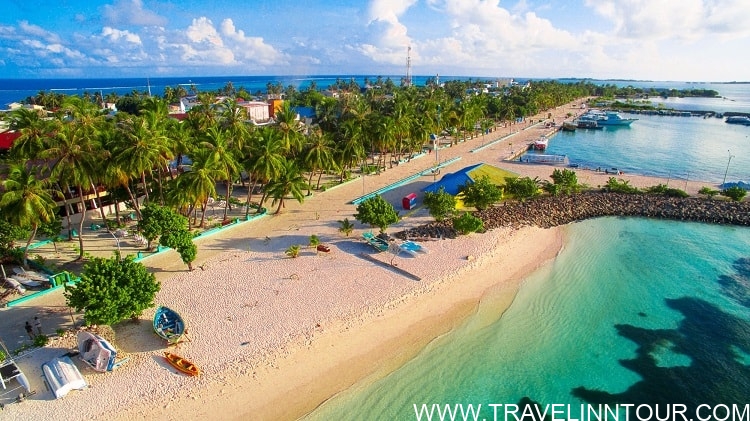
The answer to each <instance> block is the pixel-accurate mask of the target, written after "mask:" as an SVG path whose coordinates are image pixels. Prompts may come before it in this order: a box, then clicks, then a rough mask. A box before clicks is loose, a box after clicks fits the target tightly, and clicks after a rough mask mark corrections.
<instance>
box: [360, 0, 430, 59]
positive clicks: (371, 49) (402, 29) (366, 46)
mask: <svg viewBox="0 0 750 421" xmlns="http://www.w3.org/2000/svg"><path fill="white" fill-rule="evenodd" d="M416 2H417V0H373V1H372V2H371V3H370V6H369V10H368V23H367V35H368V41H366V42H363V43H362V44H361V45H359V47H357V49H358V50H359V52H360V53H362V54H364V55H365V56H367V57H370V58H371V59H372V60H374V61H376V62H382V63H390V64H397V63H403V62H404V57H405V56H406V49H407V47H408V46H409V45H410V44H412V40H411V38H410V37H409V35H408V30H407V28H406V26H404V24H403V23H401V22H400V21H399V17H400V16H401V15H403V14H404V13H405V12H406V11H407V10H408V9H409V8H410V7H412V6H413V5H414V4H415V3H416Z"/></svg>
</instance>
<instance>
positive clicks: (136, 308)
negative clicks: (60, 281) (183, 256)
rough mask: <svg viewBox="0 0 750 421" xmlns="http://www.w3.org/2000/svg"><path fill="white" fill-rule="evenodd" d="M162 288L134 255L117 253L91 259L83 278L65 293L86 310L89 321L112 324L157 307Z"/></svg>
mask: <svg viewBox="0 0 750 421" xmlns="http://www.w3.org/2000/svg"><path fill="white" fill-rule="evenodd" d="M160 288H161V284H160V283H159V282H158V281H157V280H156V277H155V276H154V274H153V273H151V272H149V271H148V269H146V267H145V266H143V265H142V264H141V263H137V262H135V261H134V257H133V256H127V257H125V258H124V259H120V254H119V253H117V252H115V253H114V254H113V256H112V257H110V258H103V257H94V258H92V259H91V260H90V261H88V262H87V263H86V264H85V265H84V267H83V273H81V280H80V281H79V282H78V283H76V284H72V285H66V286H65V292H64V296H65V298H66V300H67V303H68V305H69V306H70V307H73V308H74V309H75V310H76V311H83V312H84V316H85V318H86V323H87V324H103V325H112V324H115V323H118V322H120V321H122V320H125V319H126V318H136V317H138V316H139V315H140V314H141V313H143V310H145V309H147V308H150V307H153V306H154V297H156V293H157V292H158V291H159V289H160Z"/></svg>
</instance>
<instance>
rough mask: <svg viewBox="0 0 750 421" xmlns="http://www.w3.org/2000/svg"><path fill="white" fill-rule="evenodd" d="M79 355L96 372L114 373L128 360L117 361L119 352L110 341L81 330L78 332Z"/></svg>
mask: <svg viewBox="0 0 750 421" xmlns="http://www.w3.org/2000/svg"><path fill="white" fill-rule="evenodd" d="M77 339H78V354H79V355H80V357H81V360H82V361H83V362H85V363H86V364H88V365H89V367H91V368H92V369H94V370H95V371H100V372H105V371H112V370H114V369H115V368H117V367H119V366H120V365H122V364H123V363H124V362H125V361H127V360H128V359H127V358H124V359H122V360H120V361H117V351H116V350H115V347H114V346H112V344H111V343H109V341H107V340H106V339H104V338H102V337H101V336H99V335H94V334H93V333H91V332H87V331H85V330H81V331H79V332H78V337H77Z"/></svg>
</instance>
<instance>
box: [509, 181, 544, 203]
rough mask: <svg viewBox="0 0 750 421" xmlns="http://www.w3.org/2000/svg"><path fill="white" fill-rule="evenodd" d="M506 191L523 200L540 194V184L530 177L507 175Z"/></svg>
mask: <svg viewBox="0 0 750 421" xmlns="http://www.w3.org/2000/svg"><path fill="white" fill-rule="evenodd" d="M505 193H506V194H508V195H510V196H513V197H515V198H516V199H518V200H522V201H523V200H526V199H530V198H532V197H536V196H537V195H539V184H538V181H537V180H536V179H532V178H529V177H522V178H519V177H506V178H505Z"/></svg>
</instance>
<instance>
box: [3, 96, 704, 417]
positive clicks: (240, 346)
mask: <svg viewBox="0 0 750 421" xmlns="http://www.w3.org/2000/svg"><path fill="white" fill-rule="evenodd" d="M572 105H573V104H570V105H568V106H565V107H558V109H556V110H555V114H556V116H555V118H559V121H562V120H563V119H564V118H565V115H566V114H567V113H568V112H569V110H570V108H571V107H572ZM522 133H523V132H522ZM522 137H523V139H519V138H514V140H513V141H514V142H516V145H517V147H518V145H519V144H522V143H523V141H524V139H525V141H530V140H533V139H534V138H536V137H538V132H537V131H536V130H533V129H532V130H526V131H525V133H523V135H522ZM483 142H484V140H483ZM472 143H474V144H473V145H471V144H472ZM472 146H476V143H475V142H472V141H469V142H464V143H462V144H458V145H455V146H453V147H450V148H448V149H447V150H446V151H445V152H443V151H441V154H445V155H444V158H445V159H447V158H450V157H451V156H463V162H462V164H469V163H471V162H472V161H484V160H486V158H487V157H488V156H493V157H496V158H499V159H503V158H504V157H507V156H508V154H509V152H510V153H512V149H513V145H512V144H506V143H504V142H500V143H497V144H496V145H494V146H492V147H491V148H488V149H487V151H488V153H486V154H483V156H482V157H480V156H477V155H480V154H471V153H468V150H469V148H470V147H472ZM483 158H484V159H483ZM413 162H414V163H415V164H413V165H409V164H408V163H407V164H406V165H401V166H397V167H394V168H392V169H390V170H389V171H388V172H386V173H384V174H382V175H380V176H377V177H378V179H377V183H378V185H387V184H388V183H389V182H391V181H393V180H399V179H402V178H403V177H404V175H405V174H408V173H413V172H414V171H415V170H419V168H418V167H419V166H425V165H429V163H426V162H421V161H419V160H415V161H413ZM500 165H502V166H503V167H504V168H509V169H511V170H512V171H514V172H517V173H519V174H520V175H522V176H532V177H534V176H539V177H544V178H546V177H548V176H549V173H550V172H551V171H552V168H553V167H550V166H545V165H529V164H522V163H518V162H503V163H502V164H500ZM580 172H581V175H582V176H579V177H580V178H581V179H583V181H585V182H587V183H589V184H592V185H604V184H606V180H607V179H608V178H609V177H610V176H609V175H606V174H603V173H598V172H593V171H587V170H580ZM620 177H621V178H625V179H627V180H629V181H630V182H631V183H632V185H633V186H639V187H647V186H653V185H657V184H660V183H661V180H660V179H658V178H651V177H644V176H638V175H631V174H627V175H620ZM371 180H372V177H370V178H368V179H367V180H363V181H364V182H367V181H370V182H372V181H371ZM710 184H711V183H705V182H701V181H690V182H686V183H685V185H686V191H687V192H689V193H690V194H692V195H695V194H697V192H698V190H699V189H700V188H701V187H703V186H706V185H710ZM406 188H407V189H408V186H407V187H406ZM358 190H359V185H358V184H357V183H354V184H350V185H344V186H341V187H339V188H337V189H332V190H330V191H327V192H325V194H321V195H317V196H313V197H311V198H309V200H307V201H306V203H304V204H302V205H298V204H296V203H290V204H289V206H288V209H287V210H286V211H285V213H283V214H281V215H279V216H274V217H272V218H265V219H263V220H262V221H261V222H260V223H255V222H253V223H250V224H249V225H243V226H242V228H234V229H232V230H229V231H227V232H226V233H223V234H222V235H221V236H218V237H215V238H214V239H212V240H210V241H207V242H206V243H202V244H201V254H200V256H199V260H198V261H196V263H197V266H198V267H200V270H196V271H194V272H184V265H183V263H182V262H181V261H180V259H179V258H178V257H176V254H175V253H173V252H169V253H166V254H163V255H160V256H155V257H153V258H152V259H151V260H149V262H148V265H149V266H150V267H153V268H159V270H158V274H157V276H158V277H159V279H160V281H161V282H162V290H161V291H160V292H159V293H158V295H157V302H158V303H164V304H167V305H170V306H174V307H176V308H180V309H183V312H184V313H185V316H186V318H187V319H188V320H190V321H191V322H190V323H191V328H190V329H191V330H190V341H188V342H184V343H183V344H181V345H180V346H179V348H178V352H179V353H181V354H183V355H184V356H186V357H188V358H189V359H191V360H192V361H195V362H196V363H197V364H199V365H201V366H202V368H203V369H204V372H205V373H206V374H205V375H204V376H202V377H200V378H188V377H185V376H181V375H178V374H175V373H173V372H171V371H169V369H168V368H167V366H166V365H165V364H163V363H162V362H161V361H159V357H158V355H160V352H161V351H162V350H163V343H161V342H159V340H158V339H156V338H155V337H154V335H152V334H151V331H150V329H149V328H148V326H145V324H146V323H147V322H146V320H149V316H150V315H151V314H149V313H147V314H144V315H143V316H142V323H140V324H128V323H127V322H126V323H124V324H123V326H118V328H117V329H116V333H117V341H116V345H117V346H119V347H121V348H122V349H123V350H124V351H125V352H127V353H128V354H129V355H130V357H131V361H130V362H128V364H126V365H124V366H123V367H121V368H120V369H118V371H116V372H113V373H107V374H100V373H95V374H94V373H92V372H89V371H86V372H85V373H84V374H85V375H87V378H88V380H90V381H89V383H90V385H91V388H90V389H88V390H86V391H84V392H81V393H73V394H71V395H69V396H67V397H66V398H65V399H63V400H57V401H55V400H44V399H31V400H28V401H27V402H24V403H23V405H17V406H13V407H9V408H7V409H6V411H5V412H6V413H5V414H4V415H7V416H9V418H8V419H27V418H29V417H46V418H55V419H80V418H82V417H86V418H91V419H102V418H105V417H106V418H108V419H109V418H115V419H155V418H160V419H175V420H176V419H185V418H188V419H191V418H196V417H199V416H203V417H207V418H210V419H248V417H250V418H257V419H271V418H277V419H295V418H298V417H300V416H303V415H305V414H306V413H308V412H310V411H312V410H314V409H315V407H317V406H318V405H319V404H320V403H321V402H324V401H325V400H327V399H329V398H330V397H331V396H333V395H335V394H336V393H339V392H341V391H343V390H346V389H347V388H348V387H350V386H352V385H353V384H355V383H356V382H358V381H360V380H362V379H371V378H377V377H378V376H383V375H385V374H387V373H389V372H391V371H393V370H394V369H396V368H397V367H399V366H400V365H401V364H403V363H404V362H406V361H408V360H409V359H410V358H412V357H413V356H414V355H416V354H417V353H418V352H419V351H420V350H421V349H422V348H423V347H424V346H425V345H426V344H428V343H429V342H430V341H431V340H433V339H434V338H436V337H438V336H440V335H442V334H445V333H446V332H448V331H450V330H451V329H452V328H454V327H456V326H457V325H459V324H460V323H461V322H462V321H463V320H465V319H466V317H467V316H468V315H470V314H472V313H473V312H475V311H477V306H478V305H479V303H480V302H488V301H489V302H491V303H492V304H491V306H490V307H492V308H493V309H494V310H493V311H495V312H496V313H497V314H501V313H502V312H503V311H504V309H506V308H507V307H508V306H509V305H510V303H511V302H512V301H513V297H514V296H515V293H516V291H517V290H518V288H519V287H520V285H521V284H522V283H523V280H524V279H525V277H526V276H527V275H528V274H530V273H531V272H533V271H534V270H535V269H537V268H539V267H541V266H542V265H543V264H545V263H546V262H549V261H550V260H551V259H553V258H554V256H555V255H556V254H557V253H558V252H559V250H560V249H561V247H563V246H564V227H557V228H548V229H543V228H536V227H522V228H520V229H519V228H515V227H505V228H496V229H493V230H491V231H489V232H488V233H485V234H473V235H470V236H463V237H459V238H456V239H447V240H441V241H435V242H429V243H427V246H428V248H429V250H430V253H429V254H427V255H425V256H420V257H418V258H399V260H397V261H396V263H397V264H398V265H399V267H400V268H402V269H405V270H408V271H410V272H412V273H417V274H419V275H420V276H421V277H422V281H420V282H414V281H411V280H408V279H406V278H404V277H403V276H399V275H398V274H394V273H393V272H390V271H387V270H383V269H379V268H378V267H376V266H373V265H372V264H369V263H366V262H364V261H363V260H362V259H361V258H360V257H358V255H360V254H361V253H363V252H364V250H367V248H366V245H364V244H363V243H361V242H359V241H356V240H354V239H353V238H349V237H346V238H342V236H341V235H340V234H339V233H337V229H336V228H337V226H336V221H338V220H341V219H343V218H344V217H349V216H350V215H351V213H352V212H351V211H352V210H353V208H354V206H353V205H351V204H350V200H351V199H352V198H353V197H355V196H357V191H358ZM342 203H346V204H347V205H339V204H342ZM332 204H335V205H332ZM428 220H429V217H428V216H427V215H425V212H422V213H421V214H420V213H417V214H415V215H411V216H410V217H409V218H406V219H405V220H404V221H403V222H402V223H399V224H398V225H397V226H394V227H393V228H392V230H394V231H397V230H399V229H408V228H413V227H417V226H421V225H424V224H425V223H426V221H428ZM361 228H363V227H358V229H361ZM312 234H315V235H319V236H320V237H321V238H322V239H323V240H324V241H325V242H326V244H329V245H330V246H331V249H332V253H330V254H322V255H321V254H318V253H317V252H314V251H305V252H304V253H303V256H301V257H300V258H297V259H289V258H287V257H286V256H284V254H283V250H285V249H286V248H287V247H288V246H289V245H290V244H299V243H301V242H303V241H305V239H306V238H308V237H309V236H310V235H312ZM376 257H377V258H380V259H383V260H390V259H389V257H390V256H387V255H385V254H380V255H377V256H376ZM498 267H500V268H503V270H502V273H498V272H500V271H497V270H487V269H488V268H498ZM365 273H367V276H363V275H364V274H365ZM365 281H366V282H365ZM56 298H57V300H58V302H57V303H55V297H45V298H40V299H39V301H35V302H31V303H30V304H29V306H44V305H47V304H50V303H55V304H53V305H56V304H59V297H56ZM66 346H68V344H66V343H65V342H64V340H61V341H60V343H58V344H55V343H53V344H51V345H49V346H48V348H50V350H49V351H50V352H57V353H60V352H62V350H63V349H66ZM42 354H43V353H41V352H40V353H39V354H38V356H39V357H43V355H42ZM217 354H218V355H219V356H220V357H219V358H217ZM373 356H378V358H377V360H374V358H373ZM36 357H37V356H32V357H31V358H36ZM37 366H38V365H37ZM160 368H161V369H160ZM35 374H36V373H33V374H32V375H30V376H29V377H38V376H35ZM38 382H39V380H37V389H40V388H41V390H43V386H41V383H38ZM219 408H221V410H222V411H221V414H219V413H217V410H218V409H219Z"/></svg>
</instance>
